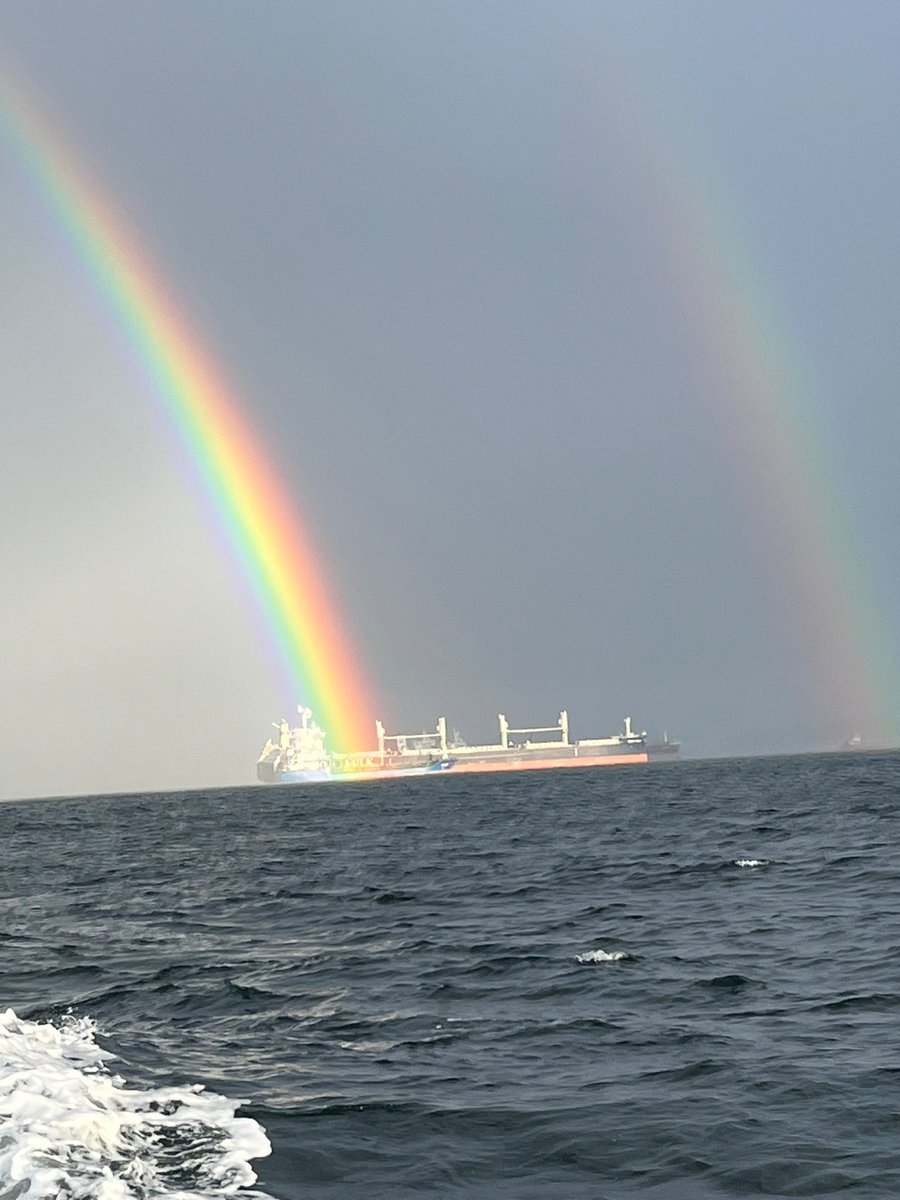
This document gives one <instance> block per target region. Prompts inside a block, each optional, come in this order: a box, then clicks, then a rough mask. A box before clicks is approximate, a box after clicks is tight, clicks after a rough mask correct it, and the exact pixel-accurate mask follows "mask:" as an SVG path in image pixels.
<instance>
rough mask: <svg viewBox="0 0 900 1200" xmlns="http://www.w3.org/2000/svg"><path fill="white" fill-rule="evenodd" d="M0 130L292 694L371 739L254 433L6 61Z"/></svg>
mask: <svg viewBox="0 0 900 1200" xmlns="http://www.w3.org/2000/svg"><path fill="white" fill-rule="evenodd" d="M0 132H2V135H3V138H4V140H5V141H6V143H7V144H8V146H9V147H10V149H11V151H12V152H13V154H14V155H15V158H16V160H17V161H18V164H19V166H20V168H21V170H22V172H23V174H24V175H25V177H26V178H27V180H28V181H29V182H30V184H31V185H32V186H33V187H34V189H35V190H36V191H37V192H38V194H39V196H40V198H41V200H42V202H43V203H44V205H45V206H46V207H47V208H48V210H49V211H50V212H51V214H52V217H53V219H54V221H55V222H56V223H57V224H58V226H59V228H60V229H61V230H62V231H63V232H64V234H65V236H66V239H67V241H68V243H69V245H70V246H71V248H72V250H73V252H74V253H75V254H76V255H77V257H78V258H79V259H80V260H81V262H82V263H83V264H84V266H85V267H86V268H87V270H88V272H89V275H90V278H91V280H92V283H93V286H94V287H95V288H96V290H97V291H98V292H99V294H100V295H101V297H102V299H103V301H104V303H105V305H106V307H107V308H108V311H109V313H110V315H111V317H112V318H113V320H114V321H115V323H116V324H117V326H118V327H119V329H120V330H121V332H122V333H124V335H125V337H126V340H127V342H128V344H129V346H130V348H131V351H132V352H133V353H134V354H135V355H136V356H137V358H138V360H139V363H140V365H141V367H142V368H143V370H144V372H145V373H146V375H147V376H148V378H149V380H150V381H151V383H152V385H153V390H154V393H155V394H156V395H157V396H158V398H159V400H160V402H161V403H162V405H163V406H164V408H165V410H166V413H167V414H168V417H169V418H170V419H171V422H172V424H173V425H174V427H175V429H176V430H177V433H178V435H179V437H180V438H181V440H182V441H183V444H184V446H185V448H186V450H187V452H188V454H189V456H190V459H191V461H192V463H193V465H194V468H195V469H196V472H197V474H198V475H199V477H200V479H201V480H202V483H203V486H204V488H205V490H206V491H207V493H208V495H209V497H210V499H211V501H212V504H213V506H214V509H215V511H216V513H217V514H218V517H219V520H220V521H221V523H222V526H223V527H224V530H225V532H226V534H227V538H228V541H229V542H230V544H231V546H232V548H233V550H234V553H235V554H236V556H237V558H238V560H239V562H240V564H241V566H242V568H243V570H244V572H245V573H246V577H247V580H248V582H249V584H250V587H251V589H252V592H253V593H254V595H255V598H256V601H257V603H258V606H259V610H260V611H261V613H262V614H263V615H264V618H265V625H266V628H267V631H268V636H269V637H270V638H271V639H272V641H273V642H274V645H275V648H276V651H277V655H278V658H279V661H280V663H281V665H282V669H283V672H284V674H285V676H286V679H287V683H288V685H289V686H290V688H291V690H292V693H293V696H294V697H296V699H297V701H298V702H303V703H304V704H308V705H310V706H311V707H312V708H313V709H315V711H316V714H317V716H318V717H319V720H320V722H321V723H322V725H323V726H324V727H325V728H326V729H327V730H328V732H329V735H330V744H331V747H332V749H338V750H350V749H358V748H359V747H361V746H368V745H370V744H371V743H372V741H373V733H372V729H373V723H372V708H371V704H370V701H369V698H368V690H367V687H366V685H365V682H364V680H363V674H362V671H361V669H360V665H359V662H358V658H357V655H356V653H355V652H354V650H353V649H352V647H351V645H350V642H349V639H348V635H347V632H346V629H345V627H344V623H343V621H342V620H341V618H340V617H339V616H338V613H337V609H336V606H335V602H334V600H333V598H332V596H331V594H330V592H329V589H328V587H327V586H326V583H325V580H324V573H323V569H322V565H321V563H320V561H319V559H318V557H317V554H316V552H315V550H314V548H313V545H312V542H311V539H310V537H309V535H308V534H307V532H306V531H305V530H304V528H303V525H302V523H301V521H300V519H299V517H298V515H297V513H296V512H295V511H294V507H293V505H292V503H291V500H290V497H289V495H288V493H287V491H286V489H285V487H284V486H283V484H282V483H281V482H280V481H279V479H278V478H277V477H276V475H275V472H274V470H273V467H272V464H271V462H270V461H269V459H268V458H267V455H266V453H265V450H264V448H263V446H262V444H261V441H260V438H259V436H258V434H257V433H256V431H255V430H254V429H253V427H252V424H251V422H250V421H248V419H247V417H246V416H245V414H244V413H243V412H242V411H241V406H240V404H239V403H238V400H237V398H236V397H235V396H234V395H233V393H232V391H231V389H230V388H229V387H228V385H227V383H226V382H225V380H224V378H223V376H222V373H221V371H220V369H219V368H218V367H217V366H216V364H215V363H214V362H213V361H212V360H211V358H210V356H209V354H208V353H207V352H206V350H205V349H204V347H203V346H202V345H201V344H200V342H199V340H198V338H197V337H196V336H195V335H194V333H193V332H192V330H191V328H190V324H189V322H188V320H187V318H186V317H185V315H184V313H183V311H181V310H180V308H179V307H178V306H176V304H175V301H174V300H173V298H172V296H171V294H170V293H169V291H168V289H166V288H165V287H164V286H163V284H162V282H161V281H160V279H159V278H158V276H157V273H156V272H155V271H154V269H153V268H152V267H151V265H150V263H149V262H148V260H147V257H146V255H145V254H144V253H142V252H141V250H140V249H139V247H138V245H137V243H136V240H135V238H134V236H133V234H132V233H131V232H130V231H129V230H128V228H127V226H126V224H125V222H124V221H123V220H122V219H121V217H120V216H119V215H118V214H117V213H116V211H115V208H114V206H113V205H112V204H111V203H110V202H109V201H108V199H107V198H106V197H105V196H104V195H103V193H102V191H101V189H100V188H99V187H98V186H97V184H96V183H95V182H94V181H93V180H92V179H90V178H89V177H88V174H87V172H86V171H85V170H84V168H83V166H82V165H80V164H77V163H76V162H75V161H73V158H72V156H71V155H70V154H69V153H68V152H67V151H66V149H65V147H64V144H63V139H62V138H60V137H59V136H58V135H57V134H56V133H55V132H54V131H53V129H52V128H51V127H50V126H49V125H48V123H47V121H46V120H45V119H44V118H43V117H42V116H41V115H40V114H39V112H38V109H37V107H36V105H35V104H34V102H33V101H31V100H30V99H28V98H26V94H25V91H24V89H23V87H22V86H21V84H19V83H18V82H16V83H15V84H13V83H12V82H11V78H10V76H9V73H8V72H7V71H4V72H3V78H2V79H0Z"/></svg>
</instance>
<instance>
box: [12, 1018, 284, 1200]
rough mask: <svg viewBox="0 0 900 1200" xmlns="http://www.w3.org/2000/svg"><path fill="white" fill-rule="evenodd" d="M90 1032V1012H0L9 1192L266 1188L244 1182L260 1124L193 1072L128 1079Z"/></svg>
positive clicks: (262, 1139) (44, 1194)
mask: <svg viewBox="0 0 900 1200" xmlns="http://www.w3.org/2000/svg"><path fill="white" fill-rule="evenodd" d="M94 1034H95V1025H94V1023H93V1021H91V1020H90V1019H89V1018H87V1017H72V1016H69V1017H66V1018H63V1019H61V1020H59V1021H58V1022H57V1023H56V1024H52V1023H50V1022H35V1021H25V1020H20V1019H19V1018H18V1017H17V1016H16V1014H15V1013H14V1012H13V1011H12V1009H7V1011H6V1012H5V1013H3V1014H2V1015H0V1198H2V1200H13V1198H15V1200H38V1198H39V1197H40V1198H42V1200H44V1198H47V1200H49V1198H51V1197H52V1198H54V1200H61V1198H63V1197H64V1198H65V1200H82V1198H84V1200H87V1198H88V1197H90V1200H149V1198H150V1197H154V1198H156V1197H165V1196H172V1197H175V1196H177V1197H178V1198H179V1200H202V1198H206V1197H212V1196H215V1197H224V1196H233V1195H243V1196H245V1197H247V1196H249V1195H255V1196H257V1197H260V1196H261V1193H259V1192H255V1193H252V1192H248V1191H247V1190H246V1189H248V1188H249V1187H250V1186H251V1185H252V1184H253V1183H255V1181H256V1175H255V1173H254V1171H253V1170H252V1168H251V1167H250V1163H249V1160H250V1159H251V1158H261V1157H263V1156H265V1155H267V1154H269V1153H270V1151H271V1147H270V1145H269V1141H268V1139H267V1137H266V1135H265V1132H264V1130H263V1129H262V1126H260V1125H258V1124H257V1122H256V1121H254V1120H252V1119H250V1118H248V1117H237V1116H235V1110H236V1108H237V1103H236V1102H235V1101H233V1100H228V1099H226V1098H225V1097H224V1096H217V1095H216V1094H215V1093H212V1092H206V1091H204V1090H203V1089H202V1087H200V1086H199V1085H197V1084H194V1085H190V1086H185V1087H169V1088H154V1089H147V1090H143V1089H140V1088H132V1087H129V1086H128V1085H126V1083H125V1081H124V1080H123V1079H121V1078H120V1077H119V1076H117V1075H113V1074H111V1073H110V1071H109V1069H108V1067H107V1063H108V1062H109V1060H110V1059H112V1058H113V1057H114V1055H112V1054H109V1053H108V1052H107V1051H104V1050H101V1048H100V1047H99V1046H98V1045H97V1043H96V1041H95V1039H94Z"/></svg>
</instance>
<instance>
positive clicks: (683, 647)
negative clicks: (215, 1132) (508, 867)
mask: <svg viewBox="0 0 900 1200" xmlns="http://www.w3.org/2000/svg"><path fill="white" fill-rule="evenodd" d="M898 49H900V12H898V11H897V10H896V9H895V7H894V6H891V5H888V4H886V3H871V4H868V5H866V6H864V7H862V8H855V9H852V10H851V9H849V8H847V6H845V5H844V4H842V3H838V2H837V0H825V2H823V3H820V4H818V5H816V6H794V5H789V4H786V3H780V2H775V0H768V2H767V0H764V2H762V3H752V4H751V3H749V2H747V3H736V4H732V5H729V6H721V5H718V4H714V3H712V2H702V3H701V2H699V0H686V2H685V3H683V4H681V5H679V6H672V5H668V4H664V3H662V2H661V0H659V2H657V0H648V2H647V3H645V4H643V5H641V6H630V7H625V6H620V5H615V4H611V3H600V4H594V3H587V2H584V3H575V2H571V3H564V4H562V5H559V4H551V3H549V2H544V0H535V2H534V3H527V4H524V5H521V4H513V3H511V2H502V3H501V2H498V3H492V4H490V5H480V4H474V3H465V2H464V3H455V4H449V3H446V2H444V0H439V2H435V3H432V4H427V5H423V4H419V3H415V2H414V0H403V2H399V0H388V2H386V3H383V4H378V5H372V4H366V3H362V2H358V3H353V2H349V0H346V2H340V0H338V2H335V3H328V4H325V3H320V2H313V3H293V2H291V3H288V2H287V0H272V2H271V3H269V4H267V5H265V6H263V7H261V8H257V7H256V6H251V5H246V4H242V3H237V2H232V0H219V2H218V3H216V4H215V5H214V4H212V3H206V2H202V0H201V2H198V3H196V4H192V5H190V6H187V5H182V4H178V3H175V2H174V0H158V2H157V3H155V4H153V5H151V6H127V7H123V6H119V5H117V4H114V3H112V0H82V2H81V3H80V4H79V5H77V6H75V5H66V4H63V3H61V2H50V3H47V4H44V5H42V6H40V8H37V7H35V6H34V5H33V4H31V3H26V2H24V0H9V2H8V3H6V4H5V5H4V6H3V8H2V9H0V63H4V62H8V64H9V69H10V70H11V71H14V72H15V74H16V75H17V76H19V77H21V79H22V80H23V82H24V84H25V85H26V86H27V88H28V90H29V91H30V92H31V93H33V94H34V96H35V97H36V99H37V100H38V102H39V103H40V104H41V105H42V106H43V107H44V108H45V109H46V111H47V112H48V114H50V115H51V118H52V120H53V123H54V126H55V127H56V128H57V129H58V130H59V131H62V132H63V133H64V134H65V136H66V138H67V148H68V150H69V152H70V153H71V154H72V155H73V157H74V158H75V159H76V160H79V161H81V162H83V164H84V166H85V169H86V170H87V171H88V172H89V174H90V175H92V177H94V178H95V179H96V180H97V182H98V184H99V186H100V187H101V188H102V189H103V190H104V191H105V192H107V193H108V194H109V195H110V197H111V198H112V199H113V201H114V202H115V204H117V205H118V206H119V207H120V209H121V212H122V213H123V215H124V216H125V218H126V219H127V221H128V222H129V224H130V225H131V227H132V228H133V229H134V230H135V231H137V233H138V237H139V242H140V246H141V249H142V251H143V252H144V253H145V254H146V256H147V258H148V260H149V261H150V262H151V263H152V264H153V265H154V268H155V269H156V271H157V272H158V274H159V276H160V277H161V278H162V279H163V280H164V281H165V282H166V285H167V286H168V287H170V288H171V291H172V294H173V296H174V297H175V298H176V300H177V303H178V305H179V306H180V309H181V312H182V315H183V316H184V317H185V319H186V321H187V324H188V326H189V328H191V329H192V330H193V331H194V333H195V335H196V337H197V339H198V342H199V343H200V344H202V345H204V346H206V347H207V348H208V350H209V351H210V353H211V354H212V356H213V358H214V359H215V361H216V362H217V363H218V364H219V366H220V367H221V369H222V372H223V375H224V376H225V377H226V378H227V379H228V380H229V382H230V384H231V385H232V387H233V389H234V391H235V393H236V395H237V396H238V397H239V398H240V402H241V405H242V410H243V412H244V413H245V414H246V415H247V417H248V419H249V420H250V421H251V422H252V423H253V425H254V427H255V428H256V429H257V430H258V431H259V434H260V437H261V439H262V441H263V443H264V444H265V445H266V446H267V447H268V449H269V451H270V453H271V459H272V466H273V470H274V471H275V472H276V473H277V474H278V476H279V477H280V478H281V479H282V481H283V482H284V483H285V484H286V486H287V487H288V489H289V491H290V493H291V495H292V497H293V499H294V501H295V503H296V506H297V508H298V511H299V512H301V513H302V515H303V517H304V520H305V521H306V523H307V524H308V525H309V528H310V530H311V532H312V535H313V537H314V538H315V541H316V544H317V546H318V547H319V549H320V552H321V555H322V558H323V561H324V564H325V570H326V575H327V578H328V581H329V583H330V585H331V590H332V594H333V597H334V600H335V602H336V605H337V607H338V608H339V609H340V611H341V613H342V614H343V615H344V617H345V619H346V625H347V628H348V631H349V633H350V635H351V637H352V640H353V642H354V644H355V646H356V647H357V650H358V655H359V660H360V663H361V669H362V670H363V672H364V674H365V676H366V677H367V678H368V679H369V680H371V684H372V690H373V693H374V697H375V703H376V708H377V711H376V713H375V714H373V715H379V716H381V718H382V719H383V720H384V721H385V722H386V724H388V725H389V726H391V727H392V728H394V729H401V730H415V729H420V728H423V727H425V726H429V727H430V726H431V725H432V723H433V722H434V721H435V720H436V718H437V717H438V716H440V715H443V716H446V718H447V720H448V723H449V724H450V726H451V727H457V728H459V729H460V731H461V732H462V734H463V735H464V736H465V737H466V738H467V739H468V740H469V741H471V742H475V741H480V740H487V739H489V738H491V737H492V736H493V734H494V732H495V728H496V725H495V720H496V714H497V713H498V712H501V711H502V712H505V713H507V714H508V715H509V717H510V719H511V721H513V723H514V724H523V725H524V724H531V723H540V724H544V723H546V722H552V721H553V720H554V719H555V717H556V715H557V713H558V712H559V710H560V709H561V708H566V709H568V711H569V714H570V718H571V722H572V730H573V734H574V735H575V736H577V737H589V736H597V735H601V734H607V733H610V732H613V731H614V730H615V729H617V728H618V727H619V725H620V723H621V720H622V718H623V717H624V716H625V715H626V714H628V715H630V716H632V717H633V718H634V721H635V724H636V725H637V726H638V728H641V729H647V730H649V731H650V732H652V733H654V734H656V735H660V734H662V732H663V731H666V732H668V734H669V735H670V736H671V737H673V738H678V739H680V740H681V741H682V743H683V745H684V752H685V754H687V755H691V756H722V755H731V754H744V753H777V752H785V751H806V750H816V749H829V748H834V747H836V746H837V745H838V744H840V742H841V741H842V740H843V739H845V738H846V737H849V736H850V735H851V734H853V733H856V732H859V733H861V734H862V735H864V736H875V735H876V734H877V732H878V730H877V729H876V728H875V727H874V726H875V722H876V721H877V720H881V721H882V722H883V723H884V725H886V726H889V727H892V728H893V729H894V730H895V731H900V730H898V725H897V720H898V714H900V679H898V674H897V659H896V649H895V647H896V644H897V632H898V628H900V600H898V597H900V587H898V584H900V579H898V575H900V555H898V553H897V537H898V534H897V530H898V528H900V524H898V516H900V513H898V509H900V492H898V488H897V486H896V481H895V473H896V468H895V465H894V462H893V458H894V453H893V451H894V447H895V445H897V444H898V435H900V410H898V406H897V404H896V399H895V387H896V379H897V369H898V362H897V353H898V352H897V349H896V338H895V336H894V330H895V327H896V323H897V316H898V299H900V284H898V280H897V273H896V271H895V269H894V265H895V258H896V254H895V250H896V240H897V233H896V223H895V214H896V210H897V201H898V199H900V197H898V191H900V164H898V154H897V150H896V148H895V146H894V143H893V139H892V138H891V136H890V135H891V131H892V125H893V120H894V118H895V117H896V115H897V109H898V106H900V84H898V81H897V78H896V70H895V63H896V57H897V51H898ZM0 74H2V69H0ZM0 183H2V187H0V237H2V249H3V261H4V264H5V271H4V277H3V281H2V285H0V313H2V320H3V328H4V330H5V335H6V336H5V337H4V338H3V339H2V347H3V350H2V352H3V378H4V383H5V393H6V401H5V404H4V414H5V418H6V425H5V431H4V432H5V436H4V438H3V439H2V448H0V455H2V471H0V488H2V502H3V505H4V511H5V513H6V521H5V523H4V540H3V566H4V582H5V587H4V591H3V599H2V600H0V615H2V626H0V629H2V633H0V639H2V640H0V645H2V661H3V665H4V668H5V671H4V674H5V679H6V683H7V688H6V695H7V699H6V701H5V702H4V703H3V704H2V706H0V743H2V745H3V749H4V751H5V754H4V759H5V763H6V767H7V769H6V771H5V774H4V778H3V780H2V782H0V796H3V797H16V796H28V795H64V794H74V793H89V792H94V791H98V792H115V791H132V790H141V789H147V790H155V789H170V788H177V787H201V786H204V785H206V784H209V785H215V784H223V785H228V784H236V783H239V782H241V781H242V780H246V781H247V782H250V781H251V780H252V778H253V770H254V761H255V758H256V755H257V753H258V751H259V748H260V746H261V744H262V742H263V741H264V740H265V738H266V736H267V733H268V731H269V723H270V722H271V721H272V720H275V719H276V718H278V717H279V716H281V715H282V714H287V713H288V711H289V707H290V705H291V704H292V703H296V702H299V701H301V700H303V699H304V697H291V696H288V695H286V694H285V692H284V688H283V684H282V680H281V676H280V674H279V672H278V671H277V670H276V669H275V668H274V666H273V662H272V651H271V647H270V644H269V641H268V638H267V632H266V628H265V622H264V621H263V619H262V618H261V616H260V615H259V614H258V612H257V611H256V609H255V608H254V604H253V600H252V597H251V595H250V591H249V588H248V586H247V583H246V581H245V580H244V579H243V578H242V574H241V572H240V570H239V569H238V567H237V564H236V563H235V561H234V559H233V557H232V555H231V554H230V552H229V551H228V549H227V547H226V545H225V543H224V539H223V537H222V534H221V531H220V530H219V529H218V528H217V527H216V523H215V521H214V520H213V519H212V518H211V517H210V513H209V509H208V506H207V505H206V503H205V501H204V499H203V496H202V492H201V488H200V485H199V483H198V481H197V479H196V478H195V476H194V475H193V474H192V472H191V471H190V470H189V469H188V468H187V467H186V464H185V460H184V454H183V450H182V448H181V446H180V445H179V441H178V438H177V437H176V435H175V434H174V432H173V431H172V430H171V429H170V428H169V427H168V426H167V425H166V423H165V421H164V420H162V419H161V418H160V413H159V410H158V407H157V406H156V405H155V401H154V397H153V395H152V394H151V390H150V389H149V388H148V386H147V384H146V381H145V380H143V379H142V378H141V374H140V371H139V370H138V369H137V368H136V365H135V362H134V359H133V356H132V355H131V354H130V352H129V351H128V349H127V347H125V346H124V344H123V339H122V337H121V335H120V334H119V333H117V331H116V329H115V327H114V324H113V323H112V322H111V320H110V317H109V314H108V312H107V311H106V309H105V306H104V304H103V303H102V301H101V300H100V299H99V298H98V296H97V295H96V294H95V292H94V291H93V289H92V287H91V285H90V281H89V279H88V278H87V275H86V273H85V271H84V270H83V268H82V267H81V266H80V265H79V263H78V262H77V260H76V258H75V256H74V255H73V253H72V251H71V249H70V247H69V246H68V245H67V244H66V241H65V238H64V237H63V236H62V234H61V232H60V230H59V228H58V226H57V225H56V224H55V223H54V221H53V220H52V219H51V218H50V217H49V216H48V214H47V212H46V211H45V210H44V209H43V208H42V207H41V206H40V205H39V204H38V203H37V202H36V198H35V192H34V189H33V187H32V186H31V185H30V184H29V181H28V180H27V179H25V178H24V177H23V174H22V172H21V170H20V168H19V166H18V165H17V163H16V162H15V160H14V158H13V156H12V154H11V152H10V149H9V146H8V143H7V142H6V141H4V140H3V136H2V130H0ZM723 280H724V281H726V282H725V283H723V282H722V281H723ZM733 330H738V332H739V333H740V335H741V336H740V338H739V339H738V340H737V341H735V342H734V344H728V337H727V334H728V332H729V331H733ZM760 331H762V332H760ZM723 363H724V366H723ZM766 370H768V371H770V372H771V375H772V378H773V379H774V380H775V385H776V386H774V387H773V395H772V398H771V403H770V408H765V407H764V405H763V403H762V400H760V403H759V406H758V411H757V406H756V399H755V394H754V387H755V386H756V383H755V382H754V381H755V380H758V379H760V378H763V377H764V375H765V371H766ZM735 381H737V382H735ZM742 389H743V390H742ZM767 403H768V401H767ZM754 413H755V416H754ZM748 414H749V415H748ZM754 419H755V420H756V422H757V423H756V425H755V426H754V425H753V421H754ZM751 428H753V429H755V430H756V435H757V436H758V439H759V444H758V445H755V444H751V440H752V439H750V438H749V435H748V434H747V430H748V429H751ZM778 470H781V471H782V474H783V478H784V479H786V480H788V481H789V482H790V484H791V487H792V489H793V490H788V491H785V490H784V488H782V489H781V490H779V486H778V483H777V479H778V476H777V471H778ZM815 480H819V481H820V486H819V487H818V490H817V489H816V487H815V486H813V482H814V481H815ZM811 481H813V482H811ZM785 497H787V499H785ZM807 508H808V509H809V512H808V513H806V509H807ZM831 589H833V594H832V590H831Z"/></svg>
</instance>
